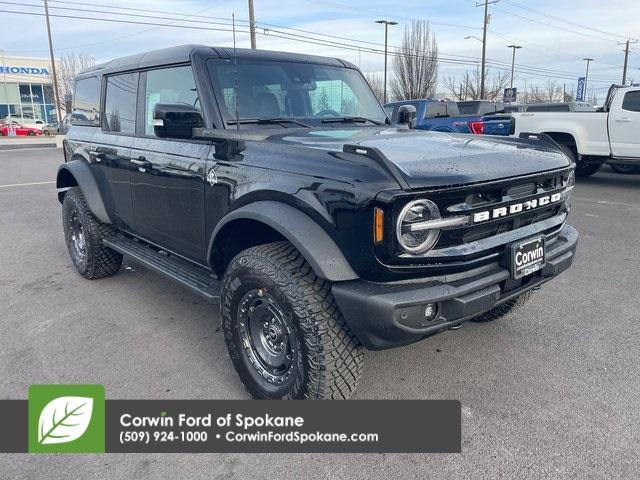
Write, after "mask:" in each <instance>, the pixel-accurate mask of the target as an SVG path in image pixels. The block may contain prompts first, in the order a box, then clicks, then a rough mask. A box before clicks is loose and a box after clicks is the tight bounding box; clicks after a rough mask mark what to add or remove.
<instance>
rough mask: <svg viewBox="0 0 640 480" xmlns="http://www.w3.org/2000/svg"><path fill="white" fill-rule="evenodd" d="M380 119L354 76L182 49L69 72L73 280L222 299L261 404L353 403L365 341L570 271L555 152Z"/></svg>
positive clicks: (487, 313) (416, 329) (490, 316)
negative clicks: (136, 266)
mask: <svg viewBox="0 0 640 480" xmlns="http://www.w3.org/2000/svg"><path fill="white" fill-rule="evenodd" d="M414 114H415V112H414V111H412V109H411V107H406V108H405V109H403V111H402V112H400V116H399V122H400V123H401V124H399V125H391V124H390V121H389V119H388V118H387V116H386V114H385V111H384V109H383V108H382V106H381V105H380V103H379V102H378V100H376V97H375V96H374V94H373V93H372V91H371V88H370V87H369V86H368V84H367V82H366V81H365V79H364V78H363V76H362V74H361V73H360V72H359V71H358V69H357V68H356V67H354V66H353V65H352V64H350V63H348V62H345V61H342V60H338V59H334V58H322V57H315V56H307V55H296V54H288V53H276V52H267V51H256V50H237V51H236V50H233V49H229V48H212V47H205V46H193V45H191V46H182V47H175V48H170V49H164V50H158V51H153V52H149V53H144V54H141V55H136V56H132V57H127V58H123V59H119V60H114V61H112V62H109V63H106V64H104V65H100V66H97V67H93V68H91V69H90V70H87V71H84V72H83V73H82V74H80V75H79V76H78V78H77V80H76V86H75V94H74V117H73V118H74V119H75V120H74V125H73V126H72V127H71V129H70V130H69V133H68V137H67V139H66V140H65V143H64V156H65V163H64V164H63V165H61V166H60V169H59V171H58V176H57V187H58V189H59V194H58V197H59V200H60V202H61V203H62V219H63V227H64V235H65V239H66V243H67V246H68V249H69V253H70V255H71V259H72V261H73V263H74V265H75V267H76V268H77V270H78V271H79V272H80V274H81V275H82V276H84V277H86V278H89V279H97V278H101V277H106V276H109V275H113V274H115V273H116V272H117V271H118V269H119V268H120V265H121V263H122V259H123V255H124V256H127V257H129V258H130V259H132V260H134V261H136V262H138V263H141V264H143V265H145V266H147V267H149V268H151V269H154V270H156V271H158V272H160V273H163V274H165V275H168V276H169V277H171V278H173V279H175V280H176V281H178V282H179V283H182V284H183V285H185V286H187V287H189V288H191V289H192V290H194V291H196V292H199V293H200V294H202V295H204V297H206V298H207V299H208V300H210V301H211V302H213V303H219V305H220V316H221V321H222V329H223V332H224V337H225V341H226V344H227V347H228V349H229V354H230V356H231V359H232V361H233V364H234V366H235V368H236V370H237V371H238V374H239V375H240V378H241V379H242V381H243V382H244V384H245V386H246V388H247V389H248V390H249V392H250V393H251V394H252V395H253V396H254V397H257V398H289V399H294V398H348V397H349V396H350V395H351V394H352V393H353V392H354V389H355V388H356V386H357V384H358V380H359V378H360V376H361V375H362V371H363V360H364V349H365V348H369V349H383V348H390V347H396V346H400V345H406V344H409V343H412V342H416V341H418V340H421V339H423V338H425V337H428V336H430V335H433V334H435V333H438V332H441V331H443V330H445V329H448V328H450V327H455V326H458V325H460V324H461V323H462V322H464V321H466V320H474V321H481V322H483V321H489V320H494V319H496V318H499V317H501V316H503V315H505V314H507V313H509V312H512V311H513V310H514V309H516V308H517V307H520V306H521V305H522V304H523V303H524V302H525V301H526V300H527V299H528V298H529V296H530V295H531V293H532V291H534V290H536V289H538V287H540V286H541V285H542V284H543V283H545V282H547V281H549V280H551V279H552V278H554V277H555V276H557V275H558V274H559V273H561V272H562V271H564V270H566V269H567V268H569V266H570V265H571V263H572V261H573V257H574V252H575V248H576V244H577V238H578V234H577V232H576V230H575V229H573V228H572V227H571V226H569V225H567V224H566V223H565V222H566V219H567V214H568V212H569V210H570V192H571V190H572V188H573V185H574V173H573V169H574V166H573V165H572V164H571V162H570V161H569V159H568V158H567V156H566V155H564V154H563V153H562V151H560V150H559V149H558V148H557V146H556V145H554V144H553V142H552V141H545V139H537V140H534V139H512V138H507V137H504V138H502V137H501V138H489V137H481V136H472V135H461V134H446V133H435V132H422V131H416V130H412V129H410V128H409V126H410V124H411V122H412V116H413V115H414Z"/></svg>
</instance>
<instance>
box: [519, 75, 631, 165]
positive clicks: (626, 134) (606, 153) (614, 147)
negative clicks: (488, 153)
mask: <svg viewBox="0 0 640 480" xmlns="http://www.w3.org/2000/svg"><path fill="white" fill-rule="evenodd" d="M512 116H513V120H512V121H513V122H514V125H513V126H512V132H513V134H514V135H515V136H520V135H521V134H541V133H544V134H547V135H549V136H550V137H551V138H552V139H553V140H555V142H556V143H558V144H559V145H560V146H561V147H562V149H563V150H564V151H565V153H566V154H567V155H569V156H570V157H571V158H573V159H574V161H575V162H576V175H577V176H579V177H588V176H589V175H593V174H594V173H596V172H597V171H598V170H599V169H600V167H601V166H602V164H603V163H605V162H607V163H611V164H614V165H620V166H622V165H624V166H640V87H621V86H617V85H612V86H611V88H610V89H609V93H608V95H607V101H606V103H605V106H604V107H603V108H602V109H600V110H599V111H595V112H540V113H532V112H521V113H513V114H512Z"/></svg>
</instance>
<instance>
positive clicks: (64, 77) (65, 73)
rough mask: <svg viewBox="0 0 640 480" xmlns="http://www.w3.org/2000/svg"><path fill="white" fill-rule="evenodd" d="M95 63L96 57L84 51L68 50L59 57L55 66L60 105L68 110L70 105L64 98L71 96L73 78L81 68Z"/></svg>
mask: <svg viewBox="0 0 640 480" xmlns="http://www.w3.org/2000/svg"><path fill="white" fill-rule="evenodd" d="M95 64H96V59H95V58H94V57H92V56H91V55H87V54H86V53H75V52H69V53H64V54H62V56H61V57H60V58H58V62H57V64H56V67H57V69H58V94H59V96H60V103H61V105H60V106H61V107H62V108H64V109H66V110H67V111H69V110H70V105H68V104H67V103H70V102H65V99H69V98H71V95H72V94H73V82H74V78H75V77H76V75H78V73H80V72H81V71H82V70H85V69H87V68H89V67H93V66H94V65H95Z"/></svg>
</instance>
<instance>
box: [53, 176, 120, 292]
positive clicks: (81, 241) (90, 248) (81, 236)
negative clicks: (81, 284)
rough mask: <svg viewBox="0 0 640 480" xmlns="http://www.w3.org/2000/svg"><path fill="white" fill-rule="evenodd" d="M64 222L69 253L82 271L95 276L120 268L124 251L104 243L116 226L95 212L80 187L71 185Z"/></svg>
mask: <svg viewBox="0 0 640 480" xmlns="http://www.w3.org/2000/svg"><path fill="white" fill-rule="evenodd" d="M62 226H63V229H64V238H65V241H66V243H67V249H68V250H69V255H70V256H71V260H72V261H73V265H74V266H75V267H76V270H77V271H78V273H79V274H80V275H82V276H83V277H85V278H88V279H89V280H94V279H97V278H103V277H109V276H111V275H113V274H115V273H116V272H117V271H118V270H120V265H122V255H121V254H119V253H118V252H115V251H113V250H111V249H110V248H107V247H105V246H104V244H103V243H102V240H103V239H104V238H106V237H109V236H111V235H113V233H114V230H113V228H111V226H109V225H106V224H104V223H100V222H99V221H98V220H97V219H96V218H95V217H94V216H93V213H91V210H90V209H89V206H88V205H87V201H86V200H85V198H84V195H83V193H82V190H80V188H78V187H72V188H70V189H69V190H67V192H66V194H65V196H64V201H63V202H62Z"/></svg>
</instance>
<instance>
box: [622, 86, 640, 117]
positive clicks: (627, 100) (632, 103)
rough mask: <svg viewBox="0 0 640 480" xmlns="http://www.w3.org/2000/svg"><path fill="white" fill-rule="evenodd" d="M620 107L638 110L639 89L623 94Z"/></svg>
mask: <svg viewBox="0 0 640 480" xmlns="http://www.w3.org/2000/svg"><path fill="white" fill-rule="evenodd" d="M622 109H623V110H629V111H631V112H640V90H636V91H635V92H627V93H625V94H624V99H623V100H622Z"/></svg>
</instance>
